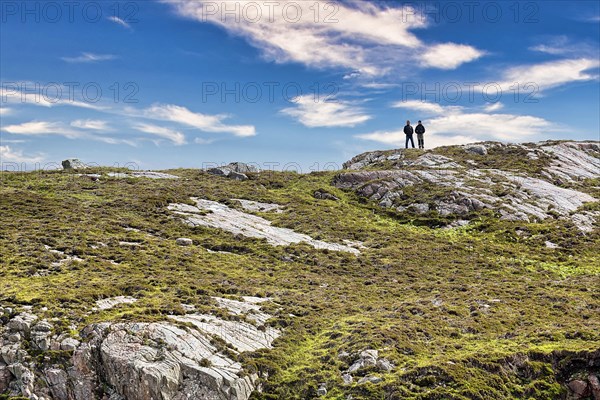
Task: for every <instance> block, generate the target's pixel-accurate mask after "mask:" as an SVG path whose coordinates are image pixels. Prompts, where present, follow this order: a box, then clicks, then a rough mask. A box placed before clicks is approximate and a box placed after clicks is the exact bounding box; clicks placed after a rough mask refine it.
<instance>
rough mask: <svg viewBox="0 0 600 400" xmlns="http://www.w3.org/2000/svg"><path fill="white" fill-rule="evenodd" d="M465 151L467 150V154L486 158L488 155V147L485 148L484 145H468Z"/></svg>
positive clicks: (464, 147)
mask: <svg viewBox="0 0 600 400" xmlns="http://www.w3.org/2000/svg"><path fill="white" fill-rule="evenodd" d="M463 149H465V151H466V152H467V153H472V154H477V155H480V156H486V155H487V153H488V151H487V147H485V145H483V144H468V145H465V146H463Z"/></svg>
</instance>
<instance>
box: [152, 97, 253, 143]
mask: <svg viewBox="0 0 600 400" xmlns="http://www.w3.org/2000/svg"><path fill="white" fill-rule="evenodd" d="M143 116H144V117H146V118H149V119H154V120H160V121H171V122H175V123H178V124H182V125H187V126H189V127H192V128H196V129H198V130H201V131H204V132H215V133H232V134H233V135H235V136H240V137H248V136H255V135H256V130H255V128H254V126H252V125H227V124H225V123H223V121H224V120H225V119H227V118H228V117H229V116H228V115H208V114H201V113H195V112H192V111H190V110H189V109H187V108H185V107H182V106H177V105H173V104H155V105H153V106H152V107H150V108H148V109H146V110H144V112H143Z"/></svg>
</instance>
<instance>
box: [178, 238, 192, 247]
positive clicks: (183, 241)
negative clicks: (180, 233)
mask: <svg viewBox="0 0 600 400" xmlns="http://www.w3.org/2000/svg"><path fill="white" fill-rule="evenodd" d="M175 243H177V244H178V245H179V246H191V245H193V244H194V242H193V241H192V239H188V238H178V239H177V240H175Z"/></svg>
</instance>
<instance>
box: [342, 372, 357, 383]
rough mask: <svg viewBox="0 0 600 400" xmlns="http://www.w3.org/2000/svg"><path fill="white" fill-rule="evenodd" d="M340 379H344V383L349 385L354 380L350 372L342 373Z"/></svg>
mask: <svg viewBox="0 0 600 400" xmlns="http://www.w3.org/2000/svg"><path fill="white" fill-rule="evenodd" d="M342 380H343V381H344V385H349V384H351V383H352V381H354V378H353V377H352V375H350V374H343V375H342Z"/></svg>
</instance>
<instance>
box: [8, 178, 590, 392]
mask: <svg viewBox="0 0 600 400" xmlns="http://www.w3.org/2000/svg"><path fill="white" fill-rule="evenodd" d="M93 172H99V173H105V172H107V170H104V169H99V170H96V171H93ZM169 172H170V173H172V174H175V175H179V176H180V177H181V179H178V180H151V179H144V178H139V179H114V178H109V177H107V176H106V175H103V177H102V178H101V179H100V181H98V182H93V181H91V180H90V179H88V178H85V177H79V176H77V175H75V174H69V173H66V172H62V171H54V172H36V173H3V174H2V175H1V176H0V215H1V224H0V305H3V306H14V307H16V308H17V309H19V307H22V306H25V305H31V306H33V307H34V311H35V312H36V314H38V315H40V316H41V317H45V318H48V319H50V320H52V322H53V324H54V325H55V327H56V329H57V330H64V331H69V330H70V331H72V332H73V334H76V331H77V329H80V328H82V327H84V326H85V325H87V324H90V323H93V322H97V321H113V320H135V321H139V320H162V319H165V318H166V315H168V314H178V313H183V312H184V310H183V308H182V306H181V303H186V304H193V305H196V307H197V308H198V309H199V310H202V311H207V312H208V311H210V312H214V313H216V314H222V313H223V311H222V310H220V309H218V308H217V307H216V306H215V304H213V302H212V301H211V296H224V297H230V298H236V297H237V296H244V295H250V296H268V297H271V298H273V303H271V304H267V305H265V308H266V309H267V311H269V312H270V313H271V314H273V315H274V318H273V319H272V320H271V322H270V323H271V324H272V325H274V326H278V327H281V328H283V329H284V334H283V335H282V337H281V338H280V339H278V340H277V341H276V342H275V348H274V349H273V350H270V351H261V352H257V353H252V354H243V355H241V356H240V361H242V362H243V363H244V365H245V366H246V368H247V369H248V370H249V371H251V370H260V371H262V372H263V373H266V372H268V375H269V377H268V380H267V381H266V382H265V384H264V385H263V389H264V391H263V393H262V394H258V393H257V394H255V395H253V396H254V398H255V399H263V400H266V399H285V400H291V399H310V398H313V397H316V392H317V388H318V387H319V385H320V384H321V383H325V384H326V385H327V388H328V394H327V395H326V396H324V397H323V398H325V399H346V398H347V397H348V395H352V398H353V399H355V400H358V399H486V400H488V399H527V398H530V399H553V398H559V397H560V396H562V395H564V393H565V391H566V389H565V388H564V386H563V385H562V384H561V382H559V381H560V379H558V380H557V375H556V374H557V370H556V368H554V369H553V363H554V364H556V354H563V355H564V357H568V355H572V354H575V353H577V352H585V351H592V350H596V349H598V348H600V318H599V317H598V315H600V255H599V253H598V248H599V247H600V246H599V245H600V233H599V232H598V230H596V231H595V232H592V233H589V234H585V235H584V234H582V233H580V232H579V231H578V230H577V229H576V227H574V226H572V225H565V224H564V223H563V222H561V221H558V220H550V221H547V222H544V223H536V224H526V223H516V222H507V221H498V220H497V219H496V218H494V217H493V216H486V215H482V216H481V217H479V218H478V219H476V220H475V221H474V222H473V223H472V224H470V225H469V226H468V227H465V228H460V229H432V228H430V227H428V226H427V224H423V223H413V222H412V221H411V218H410V217H407V216H403V215H399V214H394V213H392V212H390V211H385V210H382V209H379V208H378V207H376V206H374V205H372V204H369V203H365V201H364V200H361V199H359V198H358V197H356V195H355V194H353V193H351V192H344V191H341V190H338V189H336V188H334V187H332V186H331V185H330V182H331V181H332V179H333V177H334V175H335V173H334V172H327V173H313V174H309V175H298V174H294V173H278V172H263V173H260V174H254V175H251V177H250V178H251V179H250V180H248V181H245V182H237V181H232V180H228V179H225V178H220V177H215V176H211V175H208V174H205V173H203V172H200V171H197V170H173V171H169ZM317 189H326V190H327V191H329V192H330V193H333V194H334V195H335V196H337V197H338V198H339V199H340V201H337V202H336V201H330V200H317V199H314V198H313V196H312V194H313V192H314V191H315V190H317ZM192 196H194V197H201V198H206V199H210V200H216V201H223V202H227V203H228V204H230V205H231V206H233V207H236V203H234V202H231V201H229V200H230V199H232V198H245V199H250V200H257V201H264V202H274V203H278V204H281V205H284V206H285V212H284V213H281V214H276V213H259V215H261V216H263V217H264V218H267V219H269V220H271V221H272V222H273V224H274V225H276V226H280V227H286V228H291V229H294V230H296V231H298V232H302V233H306V234H309V235H311V236H313V237H314V238H317V239H321V240H325V241H331V242H335V243H342V240H344V239H347V240H354V241H356V240H358V241H362V242H364V245H365V246H366V247H367V249H364V250H362V254H361V255H359V256H354V255H352V254H349V253H338V252H332V251H326V250H316V249H314V248H312V247H310V246H308V245H305V244H298V245H292V246H287V247H273V246H271V245H269V244H268V243H267V242H266V241H264V240H257V239H251V238H245V237H239V236H234V235H232V234H230V233H228V232H224V231H220V230H217V229H212V228H205V227H190V226H188V225H185V224H183V223H182V222H181V221H180V220H179V219H178V218H175V217H174V216H173V214H172V213H170V212H169V211H168V210H167V205H168V204H169V203H172V202H180V203H181V202H189V198H190V197H192ZM587 207H592V208H593V207H597V205H588V206H587ZM423 218H426V217H423ZM419 222H422V221H419ZM433 225H435V224H433ZM129 228H134V230H131V229H129ZM179 237H188V238H191V239H193V241H194V246H191V247H180V246H177V245H176V244H175V239H176V238H179ZM546 241H551V242H553V243H555V244H557V245H558V246H559V247H558V248H557V249H550V248H547V247H546V246H545V244H544V243H545V242H546ZM120 242H128V243H132V242H135V243H138V244H139V245H137V246H132V245H124V244H122V243H120ZM45 246H49V247H50V248H51V249H55V250H59V251H62V252H64V253H65V254H67V255H71V256H77V257H79V258H81V259H83V260H84V261H83V262H77V261H70V262H66V263H63V264H54V265H53V263H55V262H57V261H58V260H59V259H60V258H61V256H60V255H58V254H55V253H52V252H49V251H48V250H47V248H46V247H45ZM208 250H212V251H226V252H229V253H232V254H226V253H219V252H209V251H208ZM118 295H129V296H134V297H136V298H138V299H139V301H138V302H136V303H134V304H126V305H121V306H118V307H116V308H114V309H111V310H106V311H102V312H92V311H91V308H92V307H93V306H94V303H95V301H96V300H98V299H101V298H107V297H112V296H118ZM73 324H74V325H76V326H71V325H73ZM366 348H374V349H379V350H380V355H381V356H383V357H386V358H387V359H389V360H390V361H392V362H393V363H394V364H395V365H396V368H395V369H394V370H393V371H391V372H389V373H381V372H379V371H374V370H373V371H368V370H367V371H363V372H361V373H362V374H367V373H372V374H374V375H376V376H379V377H381V378H382V379H383V381H382V382H381V383H378V384H372V383H367V384H363V385H358V384H356V380H355V383H353V384H351V385H348V386H344V385H343V384H342V379H341V372H342V371H343V370H345V369H347V368H348V367H349V364H350V363H351V362H352V360H351V359H350V360H348V359H343V358H339V357H338V354H339V353H340V352H342V351H346V352H348V353H350V354H354V353H356V352H358V351H361V350H363V349H366Z"/></svg>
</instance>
